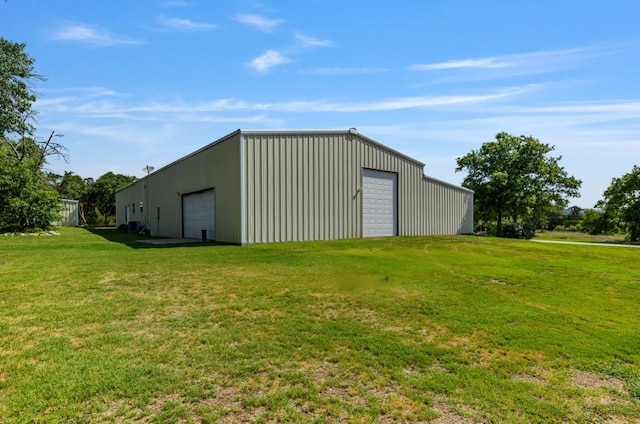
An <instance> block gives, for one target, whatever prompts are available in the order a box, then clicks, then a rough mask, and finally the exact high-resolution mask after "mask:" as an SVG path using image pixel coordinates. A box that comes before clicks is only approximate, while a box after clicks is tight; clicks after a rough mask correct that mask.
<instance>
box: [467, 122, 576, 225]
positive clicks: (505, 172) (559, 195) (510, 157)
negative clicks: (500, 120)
mask: <svg viewBox="0 0 640 424" xmlns="http://www.w3.org/2000/svg"><path fill="white" fill-rule="evenodd" d="M553 150H554V147H552V146H549V145H547V144H544V143H541V142H540V141H539V140H538V139H536V138H533V137H526V136H519V137H517V136H513V135H510V134H507V133H505V132H501V133H499V134H497V135H496V140H495V141H491V142H487V143H484V144H483V145H482V146H481V147H480V149H479V150H473V151H471V152H470V153H468V154H467V155H465V156H463V157H460V158H458V159H457V165H458V166H457V168H456V172H458V171H466V172H467V176H466V177H465V179H464V181H463V183H462V185H463V186H465V187H467V188H470V189H472V190H474V191H475V196H474V197H475V202H476V203H475V216H476V218H477V219H478V220H481V221H483V222H495V223H496V227H497V229H496V233H497V235H499V236H503V235H504V234H503V221H504V220H505V218H509V219H510V220H511V222H512V223H514V224H515V223H518V222H519V221H530V222H532V223H534V224H535V225H536V226H538V227H540V226H542V225H543V224H544V223H545V220H546V217H547V216H549V214H551V213H552V212H554V211H559V210H562V209H564V208H565V207H566V206H567V204H568V200H567V198H568V197H579V196H580V193H579V188H580V185H581V184H582V182H581V181H580V180H578V179H576V178H574V177H572V176H569V175H568V174H567V172H566V171H565V170H564V168H563V167H561V166H560V164H559V162H560V160H561V159H562V157H550V156H548V154H549V153H550V152H552V151H553Z"/></svg>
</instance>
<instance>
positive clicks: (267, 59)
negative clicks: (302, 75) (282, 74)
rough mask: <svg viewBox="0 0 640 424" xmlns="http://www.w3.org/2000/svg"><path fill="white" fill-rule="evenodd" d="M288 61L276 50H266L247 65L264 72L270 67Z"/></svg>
mask: <svg viewBox="0 0 640 424" xmlns="http://www.w3.org/2000/svg"><path fill="white" fill-rule="evenodd" d="M287 62H290V60H289V59H288V58H287V57H286V56H285V55H284V54H282V53H280V52H279V51H276V50H268V51H267V52H266V53H264V54H263V55H260V56H258V57H256V58H255V59H253V60H252V61H251V63H249V66H250V67H251V68H253V69H255V70H256V71H258V72H261V73H265V72H268V71H269V70H270V69H271V68H273V67H275V66H278V65H282V64H283V63H287Z"/></svg>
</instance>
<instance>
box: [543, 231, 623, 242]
mask: <svg viewBox="0 0 640 424" xmlns="http://www.w3.org/2000/svg"><path fill="white" fill-rule="evenodd" d="M536 238H540V239H551V240H567V241H585V242H589V243H624V242H625V238H624V236H623V235H591V234H589V233H579V232H575V231H544V232H539V233H536Z"/></svg>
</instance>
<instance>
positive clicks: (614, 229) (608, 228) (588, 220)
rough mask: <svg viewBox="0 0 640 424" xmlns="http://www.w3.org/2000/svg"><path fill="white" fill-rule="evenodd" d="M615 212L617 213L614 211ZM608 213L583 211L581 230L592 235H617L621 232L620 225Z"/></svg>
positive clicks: (594, 210) (590, 210)
mask: <svg viewBox="0 0 640 424" xmlns="http://www.w3.org/2000/svg"><path fill="white" fill-rule="evenodd" d="M616 212H617V211H616ZM617 221H619V220H618V219H615V218H614V217H613V216H612V215H611V213H610V212H606V211H602V210H597V209H585V210H584V217H583V218H582V221H581V223H580V224H581V226H582V230H583V231H585V232H587V233H589V234H593V235H597V234H617V233H619V232H620V231H621V228H620V225H619V223H618V222H617Z"/></svg>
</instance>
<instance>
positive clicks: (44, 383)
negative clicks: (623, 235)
mask: <svg viewBox="0 0 640 424" xmlns="http://www.w3.org/2000/svg"><path fill="white" fill-rule="evenodd" d="M61 233H62V234H61V235H60V236H51V237H45V236H40V237H9V236H6V237H0V343H1V344H0V354H1V356H0V358H1V359H0V360H1V367H0V421H2V422H113V421H116V422H118V421H119V422H128V421H133V420H142V421H152V422H243V421H244V422H246V421H257V422H266V421H275V420H280V421H296V422H335V421H341V422H379V421H408V422H410V421H428V420H430V419H436V418H438V417H440V418H441V419H442V420H450V421H451V420H452V421H451V422H586V421H589V422H606V420H609V419H612V418H616V419H619V420H628V421H633V420H638V419H640V412H639V410H640V408H639V405H638V402H639V398H640V362H639V359H640V338H639V337H638V336H637V334H638V328H639V325H638V317H640V292H639V290H640V265H639V262H638V260H637V255H638V254H640V251H638V250H636V249H601V248H599V247H597V246H595V247H591V246H576V245H555V244H541V243H540V244H538V243H531V242H526V241H517V240H502V239H494V238H482V237H466V236H465V237H462V236H459V237H449V236H438V237H415V238H404V237H401V238H389V239H376V240H342V241H333V242H309V243H282V244H270V245H254V246H243V247H239V246H224V245H215V244H210V243H195V244H185V245H173V246H152V245H147V244H144V243H139V242H137V241H136V240H137V239H139V238H140V236H136V235H130V234H125V233H119V232H115V231H110V230H102V231H101V230H94V231H88V230H84V229H74V228H63V229H62V231H61ZM445 422H446V421H445Z"/></svg>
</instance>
